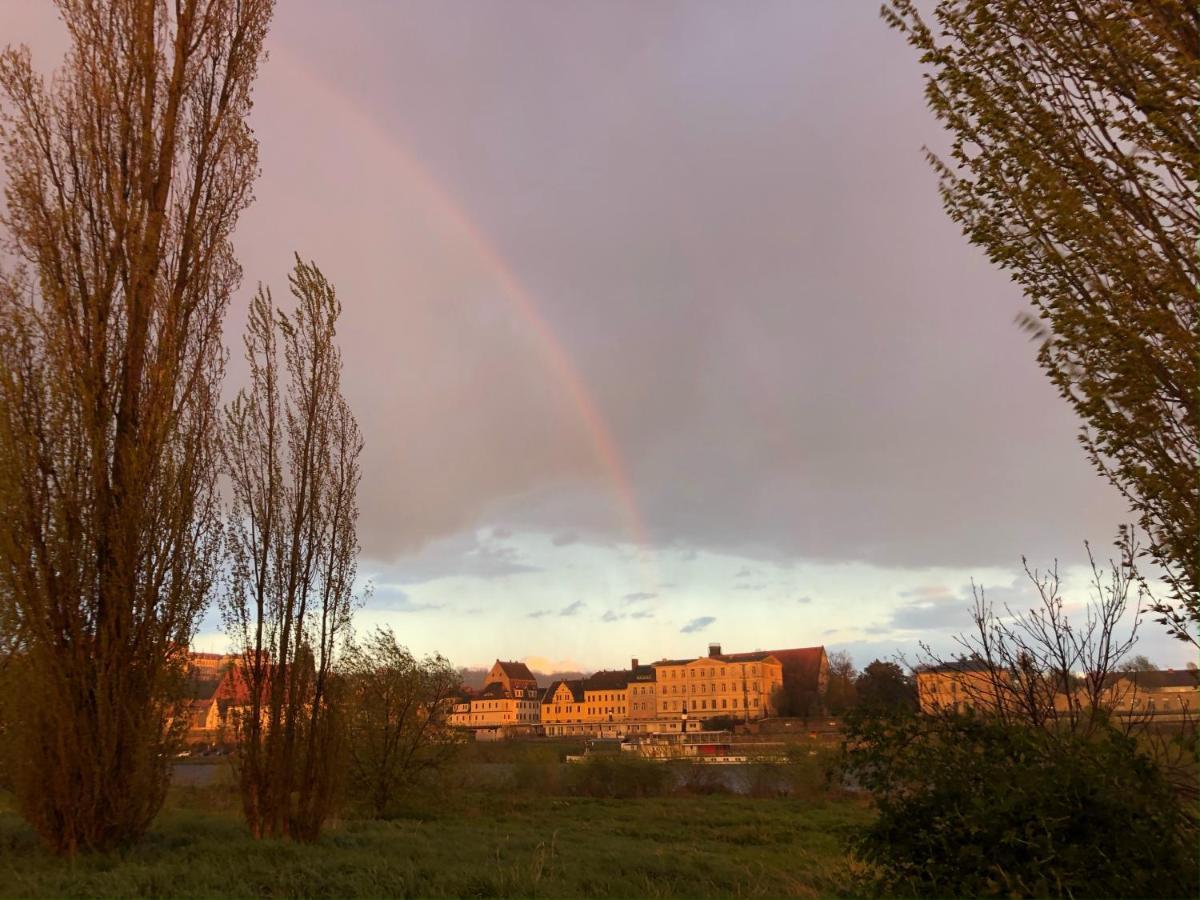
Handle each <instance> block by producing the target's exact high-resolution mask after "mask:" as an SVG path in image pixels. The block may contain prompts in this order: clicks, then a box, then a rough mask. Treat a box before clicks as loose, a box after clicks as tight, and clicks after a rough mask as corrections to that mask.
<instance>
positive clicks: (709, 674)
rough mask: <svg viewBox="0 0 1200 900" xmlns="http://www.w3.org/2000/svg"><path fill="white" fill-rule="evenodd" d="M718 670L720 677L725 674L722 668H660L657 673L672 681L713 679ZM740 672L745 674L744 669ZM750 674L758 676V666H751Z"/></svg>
mask: <svg viewBox="0 0 1200 900" xmlns="http://www.w3.org/2000/svg"><path fill="white" fill-rule="evenodd" d="M718 670H720V673H721V675H722V676H723V675H724V674H725V667H724V666H709V667H708V668H707V669H704V668H695V669H682V668H681V669H667V668H662V669H659V670H658V671H659V672H661V673H662V674H663V676H664V677H665V678H667V679H674V678H715V677H716V676H717V671H718ZM741 671H742V672H745V671H746V667H745V666H742V669H741ZM750 674H751V675H757V674H758V666H751V667H750Z"/></svg>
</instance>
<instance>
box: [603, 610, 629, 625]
mask: <svg viewBox="0 0 1200 900" xmlns="http://www.w3.org/2000/svg"><path fill="white" fill-rule="evenodd" d="M623 618H625V616H624V614H618V613H615V612H613V611H612V610H611V609H610V610H608V611H606V612H605V613H604V615H602V616H601V617H600V621H601V622H619V621H620V620H621V619H623Z"/></svg>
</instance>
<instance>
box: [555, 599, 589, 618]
mask: <svg viewBox="0 0 1200 900" xmlns="http://www.w3.org/2000/svg"><path fill="white" fill-rule="evenodd" d="M585 606H587V604H586V603H584V602H583V601H582V600H576V601H575V602H574V603H572V604H571V605H570V606H564V607H563V608H562V609H560V610H559V611H558V614H559V615H560V616H574V615H578V614H579V611H580V610H582V609H583V608H584V607H585Z"/></svg>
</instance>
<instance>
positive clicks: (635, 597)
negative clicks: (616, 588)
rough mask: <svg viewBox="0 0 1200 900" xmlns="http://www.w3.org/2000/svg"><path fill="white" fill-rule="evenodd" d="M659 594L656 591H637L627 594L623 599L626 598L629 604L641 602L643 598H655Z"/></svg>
mask: <svg viewBox="0 0 1200 900" xmlns="http://www.w3.org/2000/svg"><path fill="white" fill-rule="evenodd" d="M657 596H658V594H656V593H655V592H654V591H635V592H634V593H632V594H626V595H625V596H624V597H622V598H621V599H622V600H624V601H625V604H626V605H627V606H628V605H630V604H633V603H641V602H642V601H643V600H653V599H654V598H655V597H657Z"/></svg>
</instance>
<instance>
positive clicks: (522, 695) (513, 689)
mask: <svg viewBox="0 0 1200 900" xmlns="http://www.w3.org/2000/svg"><path fill="white" fill-rule="evenodd" d="M540 698H541V691H540V690H539V689H538V683H537V677H536V676H535V675H534V674H533V673H532V672H531V671H529V667H528V666H526V665H525V663H521V662H513V661H511V660H499V659H498V660H496V662H495V664H494V665H493V666H492V668H491V669H490V670H489V671H488V674H487V679H486V683H485V684H484V687H483V690H481V691H464V692H463V693H462V694H460V695H459V697H458V698H457V699H456V701H455V704H454V709H453V712H451V714H450V717H449V723H450V724H451V725H454V726H457V727H459V728H470V729H474V730H480V729H487V730H513V729H522V730H525V729H528V730H532V729H534V728H535V727H536V726H537V724H538V701H539V700H540Z"/></svg>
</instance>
